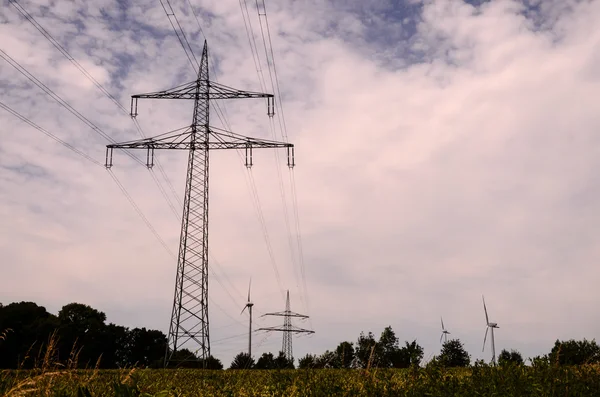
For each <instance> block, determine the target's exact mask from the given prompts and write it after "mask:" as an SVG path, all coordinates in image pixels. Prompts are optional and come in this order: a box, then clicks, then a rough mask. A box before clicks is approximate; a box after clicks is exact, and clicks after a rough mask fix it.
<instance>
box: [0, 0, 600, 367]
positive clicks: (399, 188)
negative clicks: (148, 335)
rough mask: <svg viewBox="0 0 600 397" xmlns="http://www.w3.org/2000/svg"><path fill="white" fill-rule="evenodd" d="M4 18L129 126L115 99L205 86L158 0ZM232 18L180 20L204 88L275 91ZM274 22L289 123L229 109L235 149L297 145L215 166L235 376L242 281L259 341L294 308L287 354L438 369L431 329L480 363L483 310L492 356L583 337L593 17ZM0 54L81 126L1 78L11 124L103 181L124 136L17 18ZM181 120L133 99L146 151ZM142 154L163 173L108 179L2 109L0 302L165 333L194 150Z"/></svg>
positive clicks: (331, 5) (597, 51)
mask: <svg viewBox="0 0 600 397" xmlns="http://www.w3.org/2000/svg"><path fill="white" fill-rule="evenodd" d="M18 4H20V5H21V6H22V7H23V8H24V9H26V10H27V11H28V12H29V13H31V15H33V16H34V18H35V20H36V21H37V22H38V23H39V24H40V25H41V26H43V27H44V28H45V29H46V30H47V31H48V32H49V33H50V34H51V35H52V37H53V38H54V39H56V41H57V42H58V43H60V45H61V46H63V47H64V48H65V49H66V50H67V51H68V53H69V54H70V55H71V56H72V57H73V58H74V59H75V60H76V61H77V62H78V63H79V65H81V67H82V68H84V69H85V70H86V71H87V73H89V75H90V76H92V77H93V78H94V79H95V80H96V82H97V83H98V84H100V85H101V86H102V87H104V89H105V90H106V91H107V92H109V93H110V95H112V96H113V97H114V98H116V100H117V101H118V102H120V103H121V104H122V105H123V106H124V107H125V108H127V109H128V108H129V101H130V96H131V95H134V94H139V93H143V92H152V91H158V90H163V89H167V88H170V87H173V86H176V85H178V84H182V83H185V82H189V81H193V80H194V79H195V78H196V73H197V71H196V70H194V68H192V66H191V65H190V62H189V61H188V59H187V57H186V54H185V52H184V51H183V48H182V47H181V45H180V43H179V41H178V40H177V37H176V35H175V33H174V31H173V29H172V27H171V25H170V22H169V18H168V17H167V15H166V14H165V11H164V9H163V7H162V6H161V3H160V1H154V0H153V1H149V0H140V1H136V2H134V3H132V2H128V1H112V0H98V1H95V2H88V1H83V0H75V1H68V2H67V1H54V0H50V1H45V0H19V1H18ZM190 4H191V5H192V6H193V7H194V11H195V12H192V9H191V8H190ZM246 5H247V8H248V13H247V14H246V13H245V7H244V1H241V2H239V1H233V0H206V1H197V0H191V3H190V2H187V1H182V0H171V6H172V7H173V10H174V13H175V15H176V16H177V18H178V21H179V22H180V25H181V27H182V28H183V30H184V32H185V33H186V37H187V38H188V39H189V41H190V44H191V46H192V49H193V51H194V53H195V54H196V56H198V57H199V56H200V54H201V50H202V44H203V42H204V39H205V38H206V40H207V42H208V48H209V56H210V59H211V71H210V73H211V78H214V79H216V80H217V81H218V82H220V83H222V84H226V85H228V86H232V87H236V88H240V89H246V90H252V91H261V88H262V86H261V83H260V81H261V80H260V76H261V74H260V71H261V70H262V73H263V74H262V76H263V77H264V78H265V80H264V81H266V88H265V89H266V90H267V91H268V92H273V88H272V86H271V83H270V79H269V73H268V72H269V70H271V72H272V73H273V67H272V63H271V69H269V67H268V66H267V60H266V57H265V48H264V45H263V40H262V35H261V30H260V22H262V23H263V28H266V26H265V25H266V20H265V18H264V17H259V15H258V13H257V9H256V3H255V2H252V1H246ZM266 10H267V17H268V26H269V31H268V32H269V33H270V36H271V40H272V41H271V42H272V49H273V59H274V60H275V64H274V66H275V68H276V71H277V80H278V81H279V89H280V93H281V103H282V105H283V106H282V107H281V106H278V109H277V116H275V118H274V119H273V125H274V129H273V130H272V129H271V122H270V120H269V118H268V116H267V114H266V108H265V104H264V101H261V100H235V101H234V100H232V101H229V102H226V103H225V102H222V103H220V104H219V105H220V106H221V107H222V108H223V109H224V111H225V113H226V119H227V120H226V125H227V128H231V130H232V131H234V132H236V133H238V134H243V135H249V136H254V137H258V138H267V139H272V138H277V139H279V140H283V139H284V138H285V137H287V138H288V139H289V141H290V142H292V143H294V144H295V158H296V167H295V168H294V169H293V171H290V170H289V169H288V168H287V166H286V163H285V162H286V159H285V155H286V154H285V152H284V151H280V152H276V151H274V150H270V149H269V150H266V149H262V150H256V151H255V152H254V166H253V168H252V169H251V170H250V171H248V170H246V168H245V167H244V166H243V156H240V155H239V153H237V152H235V151H218V152H212V153H211V159H210V161H211V165H210V215H209V250H210V254H211V255H210V261H209V266H210V272H209V280H210V281H209V296H210V304H209V313H210V314H209V315H210V330H211V352H212V353H213V354H214V355H215V356H216V357H218V358H219V359H221V360H222V361H223V362H224V364H225V365H226V366H228V364H229V363H230V362H231V360H232V358H233V356H234V355H235V354H237V353H238V352H240V351H245V349H246V348H247V339H246V335H245V334H246V332H247V327H248V325H247V324H248V316H247V314H246V313H244V314H240V311H241V310H242V308H243V307H244V304H245V301H246V294H247V288H248V283H249V280H250V278H252V301H253V302H254V304H255V305H254V310H255V312H254V313H255V318H254V324H255V328H259V327H269V326H275V325H278V324H280V323H281V318H276V317H268V316H262V315H263V314H265V313H267V312H273V311H281V310H283V309H284V308H285V299H284V291H285V290H288V289H289V291H290V298H291V305H292V310H293V311H296V312H300V313H303V314H307V315H309V316H310V319H309V320H304V321H297V322H295V325H297V326H299V327H303V328H307V329H312V330H314V331H315V333H314V334H312V335H300V336H297V337H295V338H294V340H293V343H294V356H295V357H296V358H299V357H302V356H303V355H305V354H306V353H316V354H320V353H322V352H324V351H325V350H326V349H329V350H332V349H335V347H336V346H337V344H338V343H339V342H341V341H344V340H348V341H356V339H357V338H358V336H359V334H360V332H361V331H364V332H369V331H371V332H373V333H374V334H375V335H376V336H378V335H379V334H380V333H381V331H382V330H383V328H384V327H386V326H388V325H389V326H392V328H393V329H394V330H395V332H396V335H397V336H398V337H399V338H400V341H401V343H402V344H403V343H404V341H412V340H414V339H416V340H417V341H418V343H419V344H420V345H421V346H423V347H424V349H425V359H430V358H431V357H432V356H433V355H435V354H438V353H439V350H440V347H441V345H440V343H439V338H440V333H441V329H440V317H441V316H443V318H444V323H445V325H446V328H447V329H448V330H449V331H450V332H451V337H455V338H459V339H460V340H461V341H462V342H463V343H464V345H465V348H466V349H467V351H468V352H469V353H470V354H471V358H472V360H475V359H480V358H481V359H485V360H486V361H489V360H490V358H491V354H490V352H489V345H488V347H486V351H485V352H483V353H482V342H483V336H484V332H485V325H486V324H485V315H484V312H483V305H482V295H485V298H486V303H487V308H488V312H489V315H490V320H491V321H494V322H497V323H498V325H499V327H500V329H498V330H496V334H495V336H496V350H497V351H498V352H499V351H500V350H502V349H517V350H519V351H521V352H522V353H523V355H524V356H525V357H533V356H536V355H540V354H545V353H547V352H549V351H550V349H551V348H552V346H553V344H554V341H555V340H556V339H561V340H565V339H583V338H587V339H593V338H596V337H597V335H598V333H599V332H600V319H598V317H597V316H596V315H595V312H596V310H595V309H596V303H597V302H598V299H599V298H600V292H598V289H597V285H598V284H599V283H600V270H599V268H598V266H597V262H596V261H597V260H598V258H599V257H600V248H599V247H600V245H599V244H597V237H596V234H597V231H598V225H599V224H600V215H599V214H600V204H598V203H600V200H599V199H600V182H599V180H598V178H597V177H596V173H597V171H596V170H597V169H599V168H600V156H599V154H600V135H599V134H598V131H600V112H598V109H597V107H598V105H597V100H596V99H597V96H596V95H597V93H598V92H600V28H598V25H597V21H598V20H599V19H600V2H593V1H577V0H544V1H537V0H527V1H515V0H491V1H469V2H465V1H463V0H405V1H383V0H381V1H372V2H367V3H365V2H362V1H338V0H335V1H323V0H307V1H289V0H280V1H276V2H275V1H273V2H271V1H268V0H267V1H266ZM196 18H197V19H196ZM249 22H250V23H251V25H252V30H251V32H250V36H248V33H247V32H248V31H247V30H246V27H245V26H248V23H249ZM265 32H266V31H265ZM265 34H266V33H265ZM0 37H2V39H1V40H0V49H1V50H2V51H3V52H4V53H5V54H7V55H8V56H10V57H11V58H12V59H14V60H15V61H17V62H18V63H19V64H20V65H22V66H23V67H24V68H25V69H27V71H29V72H30V73H31V74H32V75H33V76H35V77H36V78H37V79H39V81H41V82H42V83H43V84H45V85H46V86H47V87H49V88H50V89H51V90H52V91H53V92H54V93H56V94H57V95H59V96H60V97H61V98H62V99H63V100H64V101H66V102H68V103H69V104H70V106H72V107H73V108H74V109H76V110H77V111H78V112H79V113H80V114H82V115H83V116H85V117H86V118H87V119H88V120H90V122H91V123H93V125H94V126H95V128H90V126H89V125H86V124H85V123H84V122H82V121H81V120H80V119H78V118H77V117H75V116H74V115H73V114H72V113H70V112H69V111H67V110H66V109H65V108H64V107H62V106H61V105H59V104H58V103H57V102H56V101H55V100H54V99H52V98H51V97H50V96H49V95H47V94H45V93H44V92H43V91H42V90H41V89H40V88H38V87H37V86H36V85H34V84H32V83H31V82H30V81H29V80H28V79H27V78H26V77H24V76H23V75H22V74H20V73H19V72H18V71H17V70H15V68H13V67H12V66H11V65H10V64H9V63H7V62H6V61H5V60H4V59H0V101H1V102H2V103H3V104H4V105H6V106H9V107H10V108H11V109H13V110H14V111H16V112H18V113H19V114H21V115H23V116H24V117H26V118H27V119H30V120H31V121H33V122H34V123H36V124H37V125H39V126H40V127H42V128H44V129H45V130H47V131H48V132H50V133H52V134H54V135H55V136H56V137H58V138H60V139H61V140H63V141H64V142H67V143H68V144H70V145H72V146H73V147H75V148H77V149H78V150H80V151H82V152H84V153H86V154H87V155H89V156H90V157H91V158H93V159H94V160H96V161H97V162H99V163H101V164H104V156H105V146H106V145H107V144H108V143H109V141H108V140H107V139H106V138H105V137H103V136H101V134H99V133H98V131H102V132H103V133H104V134H106V135H107V136H108V137H109V138H110V139H112V140H115V141H126V140H133V139H139V138H140V135H139V133H138V131H137V130H136V128H135V125H134V123H133V122H132V120H131V118H130V117H129V116H128V115H127V114H126V112H124V111H122V110H121V109H120V108H119V107H118V106H117V105H115V103H114V102H113V101H111V100H110V99H109V98H108V97H107V96H106V95H104V94H103V93H102V92H101V91H100V90H99V89H98V88H97V87H96V86H95V84H94V83H93V82H92V81H91V80H90V79H88V78H87V77H86V76H85V75H84V74H82V73H81V72H80V71H79V70H78V69H77V68H76V67H75V66H74V64H73V63H72V62H70V61H69V60H68V59H67V58H65V56H63V55H62V54H61V53H60V52H59V51H58V50H57V49H56V48H55V47H54V46H53V45H52V44H51V43H50V42H49V41H48V40H47V39H46V38H44V36H42V35H41V34H40V32H38V31H37V30H36V29H35V27H34V26H33V25H32V24H30V23H29V22H28V21H26V20H25V19H24V18H23V17H22V16H21V15H20V14H19V12H18V11H17V8H16V7H14V5H13V4H12V2H9V1H8V0H3V6H2V7H1V8H0ZM252 38H254V39H252ZM253 40H256V48H257V52H256V53H257V54H258V57H259V63H258V65H259V68H258V70H257V67H256V65H257V64H256V63H255V62H254V57H253V54H254V52H253V50H252V47H251V44H250V43H253ZM267 44H268V40H267ZM267 53H268V51H267ZM0 54H2V53H0ZM192 106H193V104H192V103H191V102H189V101H159V100H140V102H139V107H138V113H139V114H138V116H137V120H138V122H139V124H140V126H141V127H142V129H143V133H144V134H145V136H153V135H158V134H161V133H164V132H166V131H170V130H173V129H176V128H181V127H185V126H187V125H189V124H190V123H191V118H192ZM282 110H283V111H282ZM211 111H212V116H211V117H212V118H211V120H212V121H211V124H212V125H214V126H215V127H219V128H224V127H225V125H224V123H223V121H222V120H220V119H219V117H216V111H215V108H213V109H212V110H211ZM282 114H283V117H282V118H279V116H281V115H282ZM280 121H283V122H285V127H286V128H285V129H284V128H281V127H280V125H283V123H282V124H280ZM273 134H275V135H273ZM138 155H139V156H143V155H144V153H141V152H140V153H138ZM157 158H158V161H159V162H160V164H161V167H162V169H159V167H154V168H153V169H152V171H149V170H148V169H146V168H145V167H144V166H142V165H140V164H138V163H137V162H135V161H133V160H132V159H131V158H129V157H128V156H127V155H126V154H125V153H123V152H115V154H114V166H113V168H112V169H111V171H110V172H109V171H107V170H106V169H105V168H104V167H103V166H102V165H98V164H94V163H92V162H90V161H88V160H86V159H84V158H83V157H82V156H79V155H78V154H76V153H74V152H73V151H71V150H69V149H67V148H66V147H65V146H63V145H61V144H59V143H57V142H56V141H54V140H52V139H50V138H49V137H48V136H46V135H44V134H42V133H41V132H40V131H38V130H36V129H34V128H32V127H31V126H30V125H28V124H27V123H25V122H23V121H21V120H19V119H18V118H16V117H15V116H13V115H11V114H10V113H8V112H6V111H5V110H3V109H0V219H1V220H2V221H1V222H0V254H1V256H0V258H1V260H0V266H1V269H0V270H1V274H2V277H0V302H2V303H4V304H7V303H10V302H17V301H34V302H36V303H38V304H40V305H43V306H45V307H46V308H47V309H48V310H49V311H50V312H53V313H57V312H58V310H60V308H61V307H62V306H63V305H65V304H67V303H70V302H80V303H85V304H88V305H91V306H92V307H94V308H96V309H98V310H101V311H103V312H105V313H106V315H107V321H108V322H113V323H117V324H120V325H125V326H128V327H146V328H152V329H160V330H162V331H163V332H166V331H167V330H168V325H169V320H170V314H171V306H172V301H173V289H174V281H175V270H176V263H177V261H176V258H175V257H174V256H173V252H177V249H178V243H179V230H180V216H181V215H180V214H181V205H180V203H181V201H182V198H183V192H184V184H185V169H186V165H187V156H186V154H185V153H184V152H180V151H177V152H173V151H169V152H160V153H157ZM163 171H164V173H163ZM111 175H113V176H114V178H116V180H118V181H119V182H120V183H121V184H122V185H123V186H124V188H125V189H126V191H127V192H128V194H129V195H130V196H131V198H132V199H133V201H134V202H135V204H136V205H137V206H138V208H139V209H140V211H141V213H142V214H143V216H144V217H145V218H146V219H147V220H148V222H149V223H150V224H151V225H152V228H154V230H156V233H157V234H158V235H159V236H160V239H161V240H162V241H164V245H163V244H162V243H161V242H160V241H159V239H158V238H157V237H156V235H155V234H154V233H153V232H152V231H151V230H150V228H149V227H148V226H147V224H146V223H145V222H144V220H143V219H142V217H141V216H140V215H139V214H138V213H137V212H136V210H135V209H134V207H133V206H132V205H131V203H130V201H129V200H128V199H127V198H126V196H125V195H124V194H123V192H122V191H121V190H120V188H119V187H118V185H117V183H116V182H115V179H113V177H111ZM165 175H166V176H167V179H168V182H167V179H165ZM155 180H158V181H159V183H157V182H156V181H155ZM170 185H172V187H173V189H172V190H171V187H170ZM160 187H162V188H163V189H164V191H165V194H164V195H163V193H162V192H161V189H160ZM173 192H174V193H175V194H176V195H175V194H173ZM164 196H167V197H168V198H169V200H170V201H171V203H172V204H173V207H174V210H173V209H171V207H170V204H169V201H168V200H167V199H165V197H164ZM257 197H258V201H257V199H256V198H257ZM261 219H262V221H261ZM297 231H299V232H300V233H298V232H297ZM269 247H271V248H270V249H269ZM299 247H301V250H300V249H299ZM270 252H272V256H271V255H270ZM302 273H304V277H302ZM281 337H282V335H281V334H280V333H275V332H270V333H265V332H262V331H260V332H256V333H255V335H254V336H253V355H254V356H255V357H258V356H259V355H260V354H262V352H266V351H271V352H277V351H278V350H279V349H280V348H281Z"/></svg>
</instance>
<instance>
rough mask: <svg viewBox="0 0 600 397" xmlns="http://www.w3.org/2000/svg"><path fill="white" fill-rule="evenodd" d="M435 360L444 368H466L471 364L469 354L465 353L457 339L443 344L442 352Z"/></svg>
mask: <svg viewBox="0 0 600 397" xmlns="http://www.w3.org/2000/svg"><path fill="white" fill-rule="evenodd" d="M437 359H438V361H439V362H440V364H442V365H443V366H445V367H466V366H468V365H469V363H470V362H471V358H470V356H469V353H467V351H466V350H465V348H464V347H463V344H462V343H461V341H460V340H458V339H451V340H449V341H447V342H444V344H443V345H442V351H441V353H440V355H439V356H438V357H437Z"/></svg>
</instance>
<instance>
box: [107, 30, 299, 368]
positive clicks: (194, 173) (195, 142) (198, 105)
mask: <svg viewBox="0 0 600 397" xmlns="http://www.w3.org/2000/svg"><path fill="white" fill-rule="evenodd" d="M140 98H148V99H187V100H194V114H193V121H192V124H191V125H190V126H189V127H186V128H183V129H180V130H177V131H176V132H171V133H167V134H163V135H159V136H157V137H154V138H148V139H142V140H136V141H129V142H123V143H117V144H111V145H107V149H106V167H107V168H110V167H111V166H112V165H113V149H145V150H146V151H147V153H146V165H147V167H148V168H151V167H152V166H153V165H154V151H155V150H157V149H167V150H187V151H189V154H188V166H187V178H186V185H185V196H184V204H183V216H182V222H181V235H180V243H179V254H178V261H177V276H176V279H175V295H174V299H173V309H172V314H171V323H170V326H169V335H168V345H167V351H166V354H165V366H168V365H169V363H170V362H176V361H189V360H196V359H200V360H201V361H202V363H203V365H204V366H205V365H206V362H207V359H208V357H210V338H209V321H208V179H209V151H210V150H214V149H244V150H245V152H246V166H247V167H251V166H252V149H253V148H287V152H288V166H289V167H293V166H294V165H295V164H294V145H292V144H290V143H286V142H276V141H270V140H263V139H255V138H250V137H245V136H242V135H237V134H234V133H232V132H229V131H225V130H220V129H216V128H213V127H210V124H209V111H210V105H209V103H210V101H211V100H215V99H233V98H266V99H267V108H268V111H267V114H268V115H269V117H272V116H273V115H274V97H273V95H272V94H264V93H259V92H251V91H240V90H236V89H233V88H230V87H227V86H224V85H222V84H218V83H215V82H212V81H210V80H209V75H208V46H207V44H206V41H205V42H204V48H203V51H202V59H201V61H200V68H199V71H198V78H197V79H196V80H195V81H193V82H190V83H187V84H183V85H181V86H178V87H175V88H171V89H168V90H165V91H158V92H152V93H147V94H139V95H133V96H132V97H131V116H132V117H135V116H137V110H138V99H140ZM194 345H195V346H194ZM184 347H185V348H188V350H191V351H192V352H197V354H198V356H194V357H181V355H177V352H178V351H179V350H181V349H183V348H184ZM194 347H196V348H194Z"/></svg>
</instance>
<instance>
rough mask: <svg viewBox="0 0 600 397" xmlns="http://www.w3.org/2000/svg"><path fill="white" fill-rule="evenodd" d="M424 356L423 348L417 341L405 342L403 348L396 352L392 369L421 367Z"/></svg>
mask: <svg viewBox="0 0 600 397" xmlns="http://www.w3.org/2000/svg"><path fill="white" fill-rule="evenodd" d="M424 354H425V353H424V351H423V348H422V347H421V346H419V344H418V343H417V341H416V340H414V341H412V342H411V343H408V342H405V345H404V346H403V347H401V348H399V349H397V350H396V351H395V352H394V354H393V356H392V367H394V368H408V367H410V366H419V365H420V364H421V360H423V355H424Z"/></svg>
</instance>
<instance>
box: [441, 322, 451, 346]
mask: <svg viewBox="0 0 600 397" xmlns="http://www.w3.org/2000/svg"><path fill="white" fill-rule="evenodd" d="M440 320H441V321H442V335H440V343H442V338H443V339H444V343H446V342H448V335H450V332H448V331H447V330H446V328H444V319H443V318H441V317H440Z"/></svg>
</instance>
